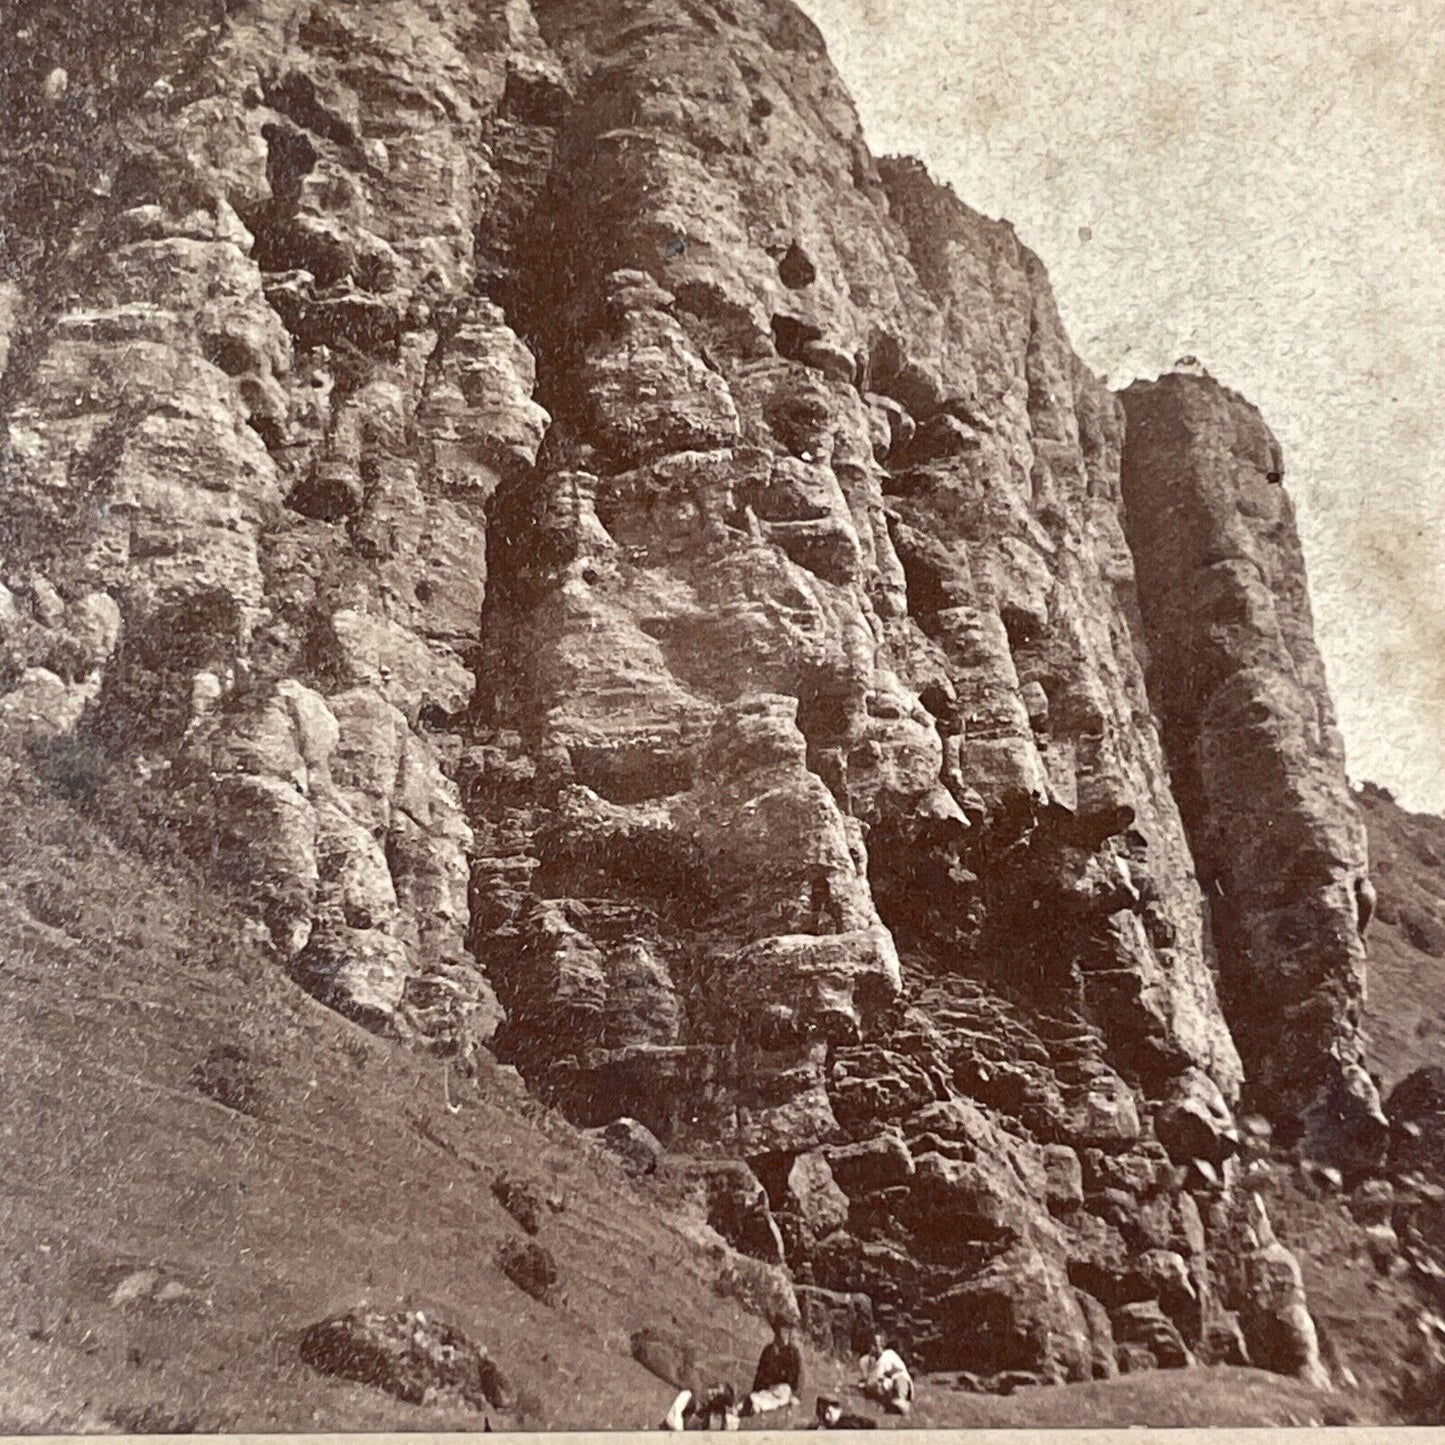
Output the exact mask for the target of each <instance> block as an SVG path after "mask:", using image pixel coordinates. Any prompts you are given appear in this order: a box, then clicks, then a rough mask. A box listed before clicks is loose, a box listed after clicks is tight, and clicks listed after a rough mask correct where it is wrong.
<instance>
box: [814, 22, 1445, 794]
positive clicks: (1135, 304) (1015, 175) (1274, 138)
mask: <svg viewBox="0 0 1445 1445" xmlns="http://www.w3.org/2000/svg"><path fill="white" fill-rule="evenodd" d="M802 3H803V4H804V8H805V9H807V10H808V11H809V13H810V14H812V16H813V17H814V19H815V20H816V21H817V22H818V24H819V25H820V26H821V28H822V30H823V32H824V34H825V35H826V36H827V39H828V44H829V49H830V51H831V53H832V56H833V59H834V61H835V63H836V64H837V66H838V68H839V69H840V70H841V71H842V73H843V76H844V79H845V80H846V81H847V82H848V84H849V86H850V88H851V89H852V91H853V94H854V97H855V98H856V100H857V102H858V105H859V108H860V110H861V112H862V116H863V123H864V126H865V128H866V130H867V133H868V138H869V141H870V143H871V145H872V148H873V150H874V151H875V152H876V153H879V154H883V153H890V152H898V151H901V152H907V153H910V154H913V155H917V156H920V157H921V158H922V159H923V160H925V161H926V162H927V163H928V165H929V167H930V169H931V170H932V171H933V172H934V173H935V175H937V176H939V177H940V178H942V179H945V180H948V181H951V182H952V183H953V185H954V187H955V189H956V190H957V191H958V193H959V195H960V196H961V197H962V198H963V199H964V200H966V201H967V202H968V203H969V204H970V205H972V206H975V207H977V208H978V209H979V210H981V211H984V212H986V213H987V214H989V215H991V216H1004V217H1007V218H1008V219H1009V220H1011V221H1012V222H1013V223H1014V224H1015V226H1016V227H1017V228H1018V231H1019V234H1020V235H1021V236H1022V238H1023V239H1024V240H1025V241H1026V242H1027V243H1028V244H1029V245H1030V246H1032V247H1033V248H1034V249H1035V250H1036V251H1038V252H1039V254H1040V255H1041V256H1042V257H1043V259H1044V261H1045V263H1046V264H1047V265H1048V268H1049V272H1050V275H1051V276H1052V278H1053V285H1054V290H1055V292H1056V294H1057V296H1058V301H1059V307H1060V310H1061V311H1062V313H1063V316H1064V319H1065V322H1066V323H1067V325H1068V327H1069V330H1070V333H1071V335H1072V337H1073V341H1074V345H1075V347H1076V348H1077V350H1078V351H1079V352H1080V354H1081V355H1082V356H1083V357H1084V358H1085V360H1087V361H1088V362H1089V363H1090V364H1091V365H1092V366H1093V367H1094V368H1095V369H1096V370H1097V371H1099V372H1100V373H1102V374H1104V375H1106V376H1107V377H1108V379H1109V380H1110V382H1111V383H1114V384H1122V383H1126V382H1127V381H1129V380H1130V379H1131V378H1133V377H1134V376H1154V375H1157V374H1158V372H1159V371H1160V370H1164V369H1167V368H1168V367H1169V366H1170V365H1171V363H1172V362H1173V361H1174V360H1175V359H1176V358H1178V357H1180V356H1184V355H1194V356H1197V357H1198V358H1199V359H1200V360H1201V361H1202V362H1203V363H1204V364H1205V365H1206V366H1207V367H1208V368H1209V370H1210V371H1211V372H1212V373H1213V374H1214V375H1215V376H1216V377H1218V378H1219V379H1220V380H1221V381H1222V382H1224V383H1225V384H1226V385H1228V386H1231V387H1234V388H1235V389H1236V390H1238V391H1240V392H1242V393H1243V394H1244V395H1245V396H1247V397H1248V398H1249V399H1250V400H1251V401H1253V402H1255V403H1256V404H1257V405H1258V406H1259V407H1260V408H1261V410H1262V411H1263V412H1264V415H1265V418H1266V420H1267V421H1268V422H1269V423H1270V425H1271V426H1272V427H1273V429H1274V431H1275V433H1276V434H1277V435H1278V436H1279V438H1280V440H1281V442H1282V443H1283V444H1284V447H1285V452H1286V466H1287V469H1288V483H1287V484H1288V486H1289V489H1290V491H1291V493H1292V494H1293V496H1294V499H1295V504H1296V506H1297V508H1298V510H1299V516H1300V528H1301V531H1302V533H1303V536H1304V544H1305V551H1306V554H1307V556H1308V559H1309V565H1310V581H1311V584H1312V589H1313V596H1314V604H1315V620H1316V628H1317V632H1318V635H1319V641H1320V646H1321V649H1322V650H1323V652H1324V654H1325V661H1326V664H1327V666H1328V668H1329V676H1330V683H1331V687H1332V690H1333V692H1334V696H1335V700H1336V703H1337V705H1338V708H1339V712H1340V716H1341V722H1342V725H1343V728H1344V732H1345V740H1346V744H1347V746H1348V749H1349V760H1350V773H1351V776H1352V777H1354V778H1356V779H1370V780H1372V781H1374V782H1379V783H1382V784H1384V785H1385V786H1386V787H1388V788H1390V790H1391V791H1392V792H1394V793H1395V795H1396V797H1397V798H1398V799H1399V800H1400V801H1401V802H1402V803H1403V804H1405V805H1406V806H1407V807H1412V808H1415V809H1421V810H1428V811H1433V812H1445V526H1442V521H1441V511H1442V504H1445V395H1442V394H1445V200H1442V197H1445V13H1442V12H1441V10H1440V7H1439V5H1438V0H1437V3H1436V4H1433V5H1430V4H1425V3H1422V0H1406V3H1401V0H1387V3H1385V4H1381V3H1378V0H1376V3H1373V4H1371V3H1368V0H1211V3H1209V4H1208V5H1204V4H1200V3H1197V0H1187V3H1176V0H966V3H963V4H960V5H958V6H952V5H948V4H946V3H944V4H940V3H937V0H932V3H928V4H924V3H922V0H802Z"/></svg>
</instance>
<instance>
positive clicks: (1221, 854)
mask: <svg viewBox="0 0 1445 1445" xmlns="http://www.w3.org/2000/svg"><path fill="white" fill-rule="evenodd" d="M1123 400H1124V407H1125V412H1126V415H1127V418H1128V437H1129V441H1128V445H1127V446H1126V448H1125V451H1124V462H1123V469H1122V476H1123V494H1124V502H1125V512H1126V526H1127V528H1128V532H1129V539H1130V544H1131V546H1132V548H1133V551H1134V555H1135V558H1136V570H1137V575H1138V579H1139V609H1140V615H1141V617H1142V620H1143V639H1144V643H1145V647H1146V648H1147V655H1148V657H1149V659H1150V661H1149V667H1148V680H1149V689H1150V696H1151V698H1152V699H1153V702H1154V706H1155V711H1156V714H1157V716H1158V718H1159V723H1160V728H1161V730H1162V733H1163V737H1164V741H1165V747H1166V750H1167V752H1168V756H1169V761H1170V770H1171V778H1172V781H1173V787H1174V794H1175V797H1176V798H1177V799H1178V801H1179V806H1180V810H1181V812H1182V814H1183V817H1184V820H1185V823H1186V826H1187V828H1188V831H1189V839H1190V844H1191V846H1192V848H1193V851H1194V857H1195V862H1196V866H1197V868H1198V871H1199V878H1200V882H1201V884H1202V886H1203V888H1204V890H1205V896H1206V898H1207V899H1208V904H1209V917H1210V923H1211V931H1212V935H1213V940H1214V944H1215V949H1216V952H1217V957H1218V962H1219V971H1220V980H1221V994H1222V998H1223V1002H1224V1007H1225V1012H1226V1015H1227V1017H1228V1018H1229V1021H1230V1027H1231V1030H1232V1032H1233V1035H1234V1038H1235V1040H1236V1042H1237V1043H1238V1045H1239V1048H1240V1052H1241V1054H1242V1055H1243V1057H1244V1061H1245V1064H1246V1069H1247V1073H1248V1078H1249V1086H1250V1092H1251V1094H1252V1096H1253V1097H1254V1098H1256V1099H1258V1100H1259V1103H1260V1107H1261V1109H1262V1110H1263V1111H1264V1112H1265V1113H1266V1114H1268V1115H1270V1116H1272V1117H1273V1118H1274V1119H1275V1120H1277V1121H1282V1122H1286V1123H1288V1124H1290V1125H1292V1126H1293V1128H1292V1130H1291V1132H1298V1130H1299V1129H1300V1128H1301V1127H1302V1128H1303V1129H1304V1131H1305V1133H1306V1135H1307V1139H1306V1145H1307V1147H1309V1148H1312V1149H1315V1150H1320V1151H1322V1152H1324V1153H1325V1154H1326V1155H1327V1156H1329V1157H1337V1158H1343V1159H1345V1160H1347V1161H1349V1162H1350V1163H1351V1164H1353V1165H1355V1166H1357V1167H1359V1166H1369V1165H1373V1164H1376V1163H1378V1162H1379V1161H1380V1159H1381V1157H1382V1155H1383V1152H1384V1147H1385V1139H1386V1128H1387V1126H1386V1123H1385V1118H1384V1115H1383V1113H1382V1112H1381V1110H1380V1101H1379V1097H1378V1095H1377V1093H1376V1090H1375V1086H1374V1084H1373V1082H1372V1081H1371V1079H1370V1077H1369V1075H1368V1073H1367V1071H1366V1068H1365V1057H1364V1045H1363V1040H1362V1038H1361V1032H1360V1025H1361V1009H1362V1004H1363V994H1364V977H1365V944H1364V933H1365V929H1366V927H1367V926H1368V923H1369V909H1370V907H1371V906H1372V899H1373V889H1372V887H1371V885H1370V883H1369V879H1368V877H1367V872H1366V869H1367V861H1366V838H1365V825H1364V820H1363V818H1362V817H1361V815H1360V811H1359V809H1358V807H1357V806H1356V804H1355V800H1354V798H1353V796H1352V795H1351V793H1350V789H1349V784H1348V782H1347V780H1346V777H1345V770H1344V747H1343V744H1342V742H1341V739H1340V735H1339V731H1338V729H1337V727H1336V726H1335V717H1334V708H1333V706H1332V704H1331V702H1330V697H1329V691H1328V689H1327V687H1326V686H1325V678H1324V667H1323V664H1322V662H1321V660H1320V655H1319V652H1318V649H1317V648H1316V647H1315V642H1314V633H1313V626H1312V622H1311V616H1310V606H1309V596H1308V592H1307V590H1306V585H1305V568H1304V558H1303V555H1302V553H1301V551H1300V544H1299V536H1298V534H1297V532H1296V530H1295V525H1294V513H1293V508H1292V506H1291V504H1290V499H1289V496H1288V494H1287V493H1286V492H1285V490H1284V488H1283V485H1282V483H1283V480H1284V461H1283V459H1282V457H1281V454H1280V448H1279V444H1278V443H1277V442H1276V441H1275V439H1274V437H1273V436H1272V435H1271V434H1270V432H1269V429H1268V428H1267V427H1266V426H1265V425H1264V422H1263V421H1262V420H1261V419H1260V416H1259V413H1258V412H1257V411H1256V410H1255V409H1254V408H1253V407H1251V406H1250V405H1248V403H1246V402H1244V401H1243V400H1242V399H1241V398H1239V397H1237V396H1235V395H1234V394H1233V393H1231V392H1228V391H1226V390H1225V389H1224V388H1222V387H1220V386H1218V385H1217V384H1215V383H1214V382H1213V381H1211V380H1209V379H1208V378H1207V377H1195V376H1188V375H1183V374H1175V375H1171V376H1167V377H1165V378H1163V379H1162V380H1160V381H1158V382H1155V383H1135V384H1134V385H1133V386H1131V387H1130V388H1129V389H1128V390H1127V391H1125V392H1124V393H1123Z"/></svg>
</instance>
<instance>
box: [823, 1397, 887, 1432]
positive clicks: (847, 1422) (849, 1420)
mask: <svg viewBox="0 0 1445 1445" xmlns="http://www.w3.org/2000/svg"><path fill="white" fill-rule="evenodd" d="M877 1428H878V1422H877V1421H876V1420H872V1419H870V1418H869V1417H868V1416H867V1415H853V1414H848V1413H845V1411H844V1409H843V1405H842V1402H841V1401H839V1400H835V1399H834V1398H833V1396H831V1395H819V1396H818V1403H817V1405H816V1406H815V1407H814V1414H813V1423H812V1424H811V1425H809V1426H808V1429H810V1430H876V1429H877Z"/></svg>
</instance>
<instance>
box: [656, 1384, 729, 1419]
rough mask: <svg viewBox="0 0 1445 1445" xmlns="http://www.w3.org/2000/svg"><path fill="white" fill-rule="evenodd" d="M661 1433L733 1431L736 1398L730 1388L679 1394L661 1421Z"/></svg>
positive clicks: (715, 1387)
mask: <svg viewBox="0 0 1445 1445" xmlns="http://www.w3.org/2000/svg"><path fill="white" fill-rule="evenodd" d="M662 1428H663V1429H664V1430H736V1429H737V1428H738V1397H737V1391H736V1390H734V1389H733V1387H732V1386H731V1385H709V1386H706V1387H704V1388H700V1389H698V1390H682V1391H679V1393H678V1396H677V1398H676V1399H675V1400H674V1401H673V1402H672V1406H671V1408H670V1409H669V1410H668V1412H667V1415H666V1417H665V1418H664V1419H663V1422H662Z"/></svg>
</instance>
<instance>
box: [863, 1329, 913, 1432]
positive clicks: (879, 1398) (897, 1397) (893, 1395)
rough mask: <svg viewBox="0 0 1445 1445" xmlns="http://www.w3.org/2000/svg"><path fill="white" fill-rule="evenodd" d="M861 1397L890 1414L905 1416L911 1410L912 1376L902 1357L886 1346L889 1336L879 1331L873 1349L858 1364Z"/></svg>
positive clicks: (874, 1337)
mask: <svg viewBox="0 0 1445 1445" xmlns="http://www.w3.org/2000/svg"><path fill="white" fill-rule="evenodd" d="M858 1364H859V1368H860V1370H861V1371H862V1376H863V1378H862V1380H861V1381H860V1385H861V1388H862V1390H863V1397H864V1398H865V1399H868V1400H873V1401H875V1402H876V1403H877V1404H879V1405H882V1406H883V1408H884V1409H885V1410H887V1411H888V1413H889V1414H890V1415H906V1414H908V1412H909V1411H910V1410H911V1409H912V1408H913V1376H912V1375H910V1374H909V1373H908V1366H907V1365H905V1364H904V1363H903V1357H902V1356H901V1355H900V1354H899V1353H898V1351H897V1350H895V1349H893V1348H892V1347H891V1346H890V1345H889V1343H888V1336H887V1335H885V1334H883V1333H882V1331H879V1332H878V1333H877V1334H875V1335H874V1336H873V1348H872V1350H871V1351H870V1352H869V1353H868V1354H866V1355H864V1356H863V1358H862V1359H861V1360H860V1361H859V1362H858Z"/></svg>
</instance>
